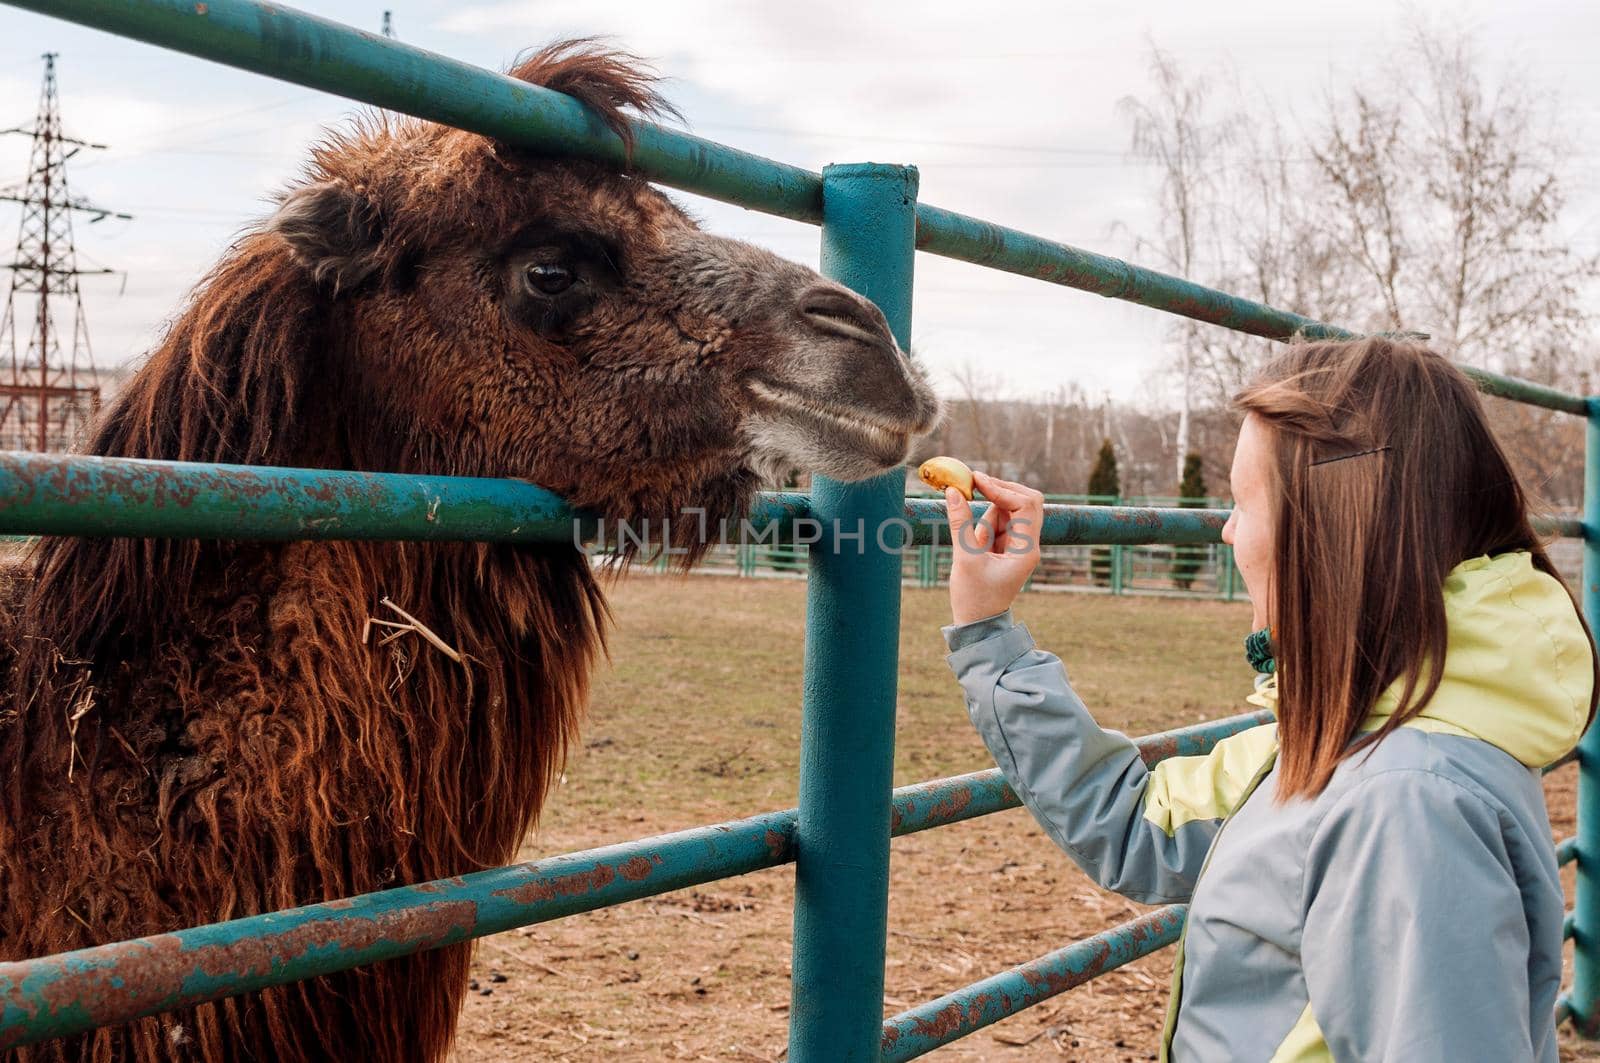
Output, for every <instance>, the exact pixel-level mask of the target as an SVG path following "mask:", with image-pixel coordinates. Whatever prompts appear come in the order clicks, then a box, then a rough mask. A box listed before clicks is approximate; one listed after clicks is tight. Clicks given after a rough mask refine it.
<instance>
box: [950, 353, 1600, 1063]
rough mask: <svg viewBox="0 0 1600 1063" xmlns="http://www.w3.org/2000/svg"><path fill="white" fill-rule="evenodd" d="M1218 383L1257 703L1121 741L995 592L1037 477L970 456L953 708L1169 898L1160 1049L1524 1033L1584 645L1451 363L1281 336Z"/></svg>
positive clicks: (1026, 538)
mask: <svg viewBox="0 0 1600 1063" xmlns="http://www.w3.org/2000/svg"><path fill="white" fill-rule="evenodd" d="M1234 401H1235V403H1236V404H1237V406H1238V408H1240V409H1241V410H1243V411H1244V412H1245V418H1244V424H1243V427H1242V428H1241V430H1240V433H1239V441H1238V445H1237V448H1236V450H1235V453H1234V460H1233V470H1232V473H1231V488H1232V492H1233V496H1234V503H1235V504H1234V509H1233V512H1232V514H1231V515H1230V516H1229V518H1228V522H1227V524H1226V525H1225V526H1224V527H1223V530H1222V538H1223V541H1224V542H1227V543H1229V544H1231V545H1232V546H1233V548H1234V558H1235V561H1236V563H1237V564H1238V566H1239V571H1240V574H1241V575H1242V576H1243V578H1244V582H1245V586H1246V589H1247V590H1248V592H1249V595H1250V601H1251V603H1252V605H1253V607H1254V610H1255V618H1254V623H1253V626H1254V627H1255V628H1256V629H1259V630H1258V631H1257V632H1256V634H1254V635H1252V637H1251V639H1249V640H1247V647H1249V648H1251V649H1252V650H1253V653H1252V654H1251V656H1252V658H1253V660H1252V663H1253V664H1255V665H1256V669H1257V671H1258V672H1259V673H1263V674H1262V675H1260V676H1258V679H1259V680H1262V681H1261V682H1258V687H1257V691H1256V693H1254V694H1252V695H1251V696H1250V697H1249V698H1248V699H1247V700H1250V701H1253V702H1255V703H1256V704H1259V705H1263V706H1265V707H1268V708H1272V709H1274V710H1275V712H1276V716H1277V722H1276V723H1271V724H1266V725H1263V726H1258V727H1255V728H1251V729H1250V730H1247V731H1244V732H1241V733H1240V734H1237V735H1234V736H1233V737H1231V738H1228V739H1225V740H1223V741H1222V742H1219V743H1218V744H1217V746H1216V747H1215V748H1214V749H1213V750H1212V751H1211V753H1210V754H1208V755H1206V756H1199V757H1177V758H1173V759H1169V760H1166V761H1163V762H1161V763H1160V764H1157V765H1156V766H1155V767H1154V768H1150V769H1148V770H1147V769H1146V767H1145V765H1144V762H1143V761H1142V760H1141V759H1140V757H1139V753H1138V750H1137V749H1136V748H1135V747H1134V745H1133V743H1132V742H1130V741H1129V740H1128V739H1127V738H1126V737H1124V736H1123V735H1121V734H1119V733H1116V732H1114V731H1104V730H1102V729H1100V728H1099V727H1098V726H1097V725H1096V724H1095V722H1094V720H1093V719H1092V718H1091V717H1090V715H1089V713H1088V711H1087V710H1086V709H1085V708H1084V706H1083V703H1082V702H1081V701H1080V700H1079V699H1078V697H1077V695H1076V694H1075V693H1073V690H1072V688H1071V686H1069V685H1068V680H1067V675H1066V671H1065V669H1064V668H1063V666H1062V664H1061V662H1060V660H1059V659H1058V658H1057V657H1055V656H1054V655H1053V654H1050V653H1047V652H1045V651H1043V650H1040V649H1038V648H1036V647H1035V646H1034V643H1033V639H1032V637H1031V636H1030V635H1029V633H1028V629H1027V628H1026V626H1024V625H1022V624H1019V623H1016V622H1015V621H1014V620H1013V617H1012V615H1011V608H1010V607H1011V603H1012V600H1013V599H1014V598H1015V596H1016V594H1017V592H1018V590H1019V589H1020V588H1021V586H1022V584H1023V582H1024V580H1026V579H1027V577H1028V574H1029V573H1030V572H1031V571H1032V570H1033V567H1034V566H1035V565H1036V564H1037V563H1038V560H1039V550H1038V545H1037V542H1036V535H1037V529H1038V528H1039V527H1040V521H1041V519H1042V514H1043V497H1042V496H1041V495H1040V494H1039V493H1038V492H1037V491H1034V490H1032V489H1030V488H1027V487H1024V486H1022V485H1021V484H1015V483H1009V482H1007V481H1004V480H997V479H994V478H993V477H990V476H985V475H982V474H977V475H976V476H975V479H976V481H977V486H978V487H979V489H980V490H981V491H982V492H983V494H984V496H985V497H987V498H988V499H990V501H991V502H992V503H993V505H992V506H991V507H990V508H989V510H988V512H986V513H985V514H984V517H983V519H982V520H981V521H980V522H978V523H977V524H975V525H974V524H973V523H972V521H971V513H970V509H969V507H968V506H967V504H966V503H965V502H964V501H963V500H962V498H961V496H960V494H959V493H958V492H955V491H953V490H951V491H948V492H947V493H946V497H947V502H948V504H949V512H950V520H951V527H952V531H953V532H954V533H957V534H958V535H960V537H961V539H962V542H961V544H960V545H958V547H957V549H956V550H955V560H954V567H953V570H952V572H951V577H950V602H951V611H952V614H953V617H954V621H955V622H954V623H953V624H952V625H950V626H949V627H946V628H944V629H943V631H944V636H945V640H946V643H947V645H948V646H949V649H950V655H949V658H948V660H949V662H950V666H951V668H952V669H953V670H954V671H955V674H956V676H957V678H958V679H959V680H960V682H961V686H962V688H963V690H964V692H965V695H966V701H967V708H968V711H969V713H970V715H971V717H972V721H973V724H974V725H975V726H976V727H977V729H978V731H979V733H980V734H981V735H982V736H983V739H984V742H985V743H986V744H987V745H988V747H989V749H990V751H991V752H992V753H993V755H994V758H995V761H996V762H997V763H998V764H999V765H1000V767H1001V769H1002V770H1003V771H1004V772H1005V775H1006V778H1007V779H1008V780H1009V782H1010V783H1011V785H1012V787H1013V788H1014V789H1015V790H1016V792H1017V794H1018V795H1019V796H1020V797H1021V798H1022V801H1023V803H1024V804H1026V805H1027V807H1028V809H1029V810H1030V811H1031V812H1032V813H1033V815H1034V817H1035V818H1036V819H1037V820H1038V821H1039V823H1040V824H1041V825H1042V826H1043V827H1044V829H1045V830H1046V831H1047V832H1048V833H1049V835H1050V836H1051V838H1053V839H1054V840H1055V841H1056V842H1057V844H1059V845H1060V846H1061V847H1062V848H1063V849H1065V850H1066V851H1067V853H1068V854H1069V855H1070V856H1071V857H1072V859H1073V860H1074V861H1075V862H1076V863H1077V864H1078V865H1079V866H1080V867H1082V868H1083V869H1084V870H1085V871H1086V872H1087V873H1088V874H1090V875H1091V876H1093V877H1094V878H1095V879H1096V880H1098V881H1099V882H1100V883H1101V884H1102V885H1103V886H1106V887H1107V888H1109V889H1113V890H1116V891H1117V892H1119V893H1122V894H1124V895H1125V896H1127V897H1130V898H1132V899H1134V900H1136V901H1140V902H1143V903H1147V904H1154V903H1161V902H1171V901H1187V902H1190V905H1191V906H1190V909H1189V914H1188V920H1187V924H1186V926H1185V928H1184V937H1183V940H1182V941H1181V942H1180V944H1179V947H1178V954H1177V961H1176V962H1177V970H1176V971H1175V972H1174V975H1173V989H1172V996H1171V1000H1170V1002H1169V1005H1168V1011H1167V1022H1166V1030H1165V1033H1164V1034H1163V1038H1162V1054H1161V1058H1162V1059H1163V1060H1166V1059H1169V1058H1170V1059H1174V1060H1178V1061H1180V1063H1210V1061H1218V1063H1222V1061H1227V1063H1236V1061H1237V1063H1242V1061H1255V1060H1259V1061H1268V1060H1270V1061H1274V1063H1281V1061H1284V1060H1297V1061H1298V1060H1326V1059H1330V1058H1331V1059H1336V1060H1348V1061H1358V1060H1359V1061H1363V1063H1365V1061H1372V1060H1394V1061H1401V1060H1404V1061H1406V1063H1416V1061H1419V1060H1450V1061H1457V1060H1469V1061H1475V1060H1484V1061H1495V1063H1500V1061H1511V1060H1541V1061H1554V1060H1555V1059H1556V1042H1555V1031H1554V1014H1553V1012H1554V1007H1555V1001H1556V996H1557V990H1558V985H1559V981H1560V977H1561V940H1562V939H1561V920H1562V915H1563V907H1564V904H1563V899H1562V892H1561V882H1560V878H1559V876H1558V874H1557V868H1556V861H1555V850H1554V847H1553V845H1552V843H1551V837H1550V824H1549V821H1548V818H1547V816H1546V813H1545V807H1544V797H1543V789H1542V787H1541V784H1540V770H1539V769H1540V768H1542V767H1544V766H1545V765H1547V764H1550V763H1552V762H1553V761H1556V760H1558V759H1560V758H1561V757H1562V756H1564V755H1565V754H1566V753H1567V752H1568V751H1569V750H1571V749H1572V747H1573V746H1574V745H1575V744H1576V743H1577V740H1578V738H1579V736H1580V735H1581V734H1582V733H1583V731H1584V729H1585V728H1586V727H1587V726H1588V723H1589V721H1590V720H1591V719H1592V718H1593V715H1594V705H1595V689H1596V665H1595V655H1594V647H1593V641H1592V639H1591V637H1590V634H1589V630H1588V627H1587V625H1586V624H1585V623H1584V622H1583V620H1582V618H1581V616H1580V615H1579V612H1578V609H1577V606H1576V604H1575V603H1574V601H1573V598H1572V595H1571V594H1570V592H1568V590H1567V589H1566V587H1565V586H1564V585H1563V584H1562V583H1561V582H1560V580H1559V579H1558V578H1556V575H1555V570H1554V568H1553V567H1552V565H1551V564H1550V561H1549V558H1548V557H1546V555H1545V552H1544V550H1543V548H1542V547H1541V545H1540V543H1539V540H1538V538H1537V537H1536V536H1535V534H1534V532H1533V529H1532V528H1531V526H1530V525H1529V521H1528V512H1527V504H1526V501H1525V499H1524V495H1523V492H1522V489H1521V488H1520V486H1519V485H1518V483H1517V479H1516V477H1515V475H1514V474H1513V472H1512V471H1511V468H1510V466H1509V465H1508V463H1507V461H1506V458H1505V455H1504V453H1503V452H1502V451H1501V450H1500V447H1499V446H1498V444H1497V443H1496V442H1495V440H1494V437H1493V436H1492V435H1491V434H1490V431H1489V429H1488V427H1487V425H1486V423H1485V420H1484V415H1483V409H1482V407H1481V405H1480V403H1479V400H1478V395H1477V392H1476V390H1475V389H1474V388H1473V386H1472V385H1471V383H1470V382H1469V381H1468V380H1467V378H1466V377H1465V376H1464V375H1463V374H1462V373H1461V372H1460V371H1459V370H1457V369H1456V368H1455V367H1453V366H1452V365H1450V363H1449V362H1447V361H1446V360H1445V359H1443V358H1441V357H1440V356H1438V355H1437V354H1434V353H1432V352H1431V351H1428V350H1426V349H1424V348H1422V347H1418V346H1414V345H1407V344H1400V343H1393V342H1390V341H1387V340H1382V339H1366V340H1359V341H1352V342H1349V343H1303V344H1295V345H1291V346H1290V347H1288V348H1287V349H1286V350H1285V351H1284V353H1282V354H1281V355H1280V356H1279V357H1277V358H1276V359H1275V360H1274V361H1273V362H1271V363H1270V364H1269V365H1267V366H1266V367H1265V368H1264V369H1263V370H1261V372H1260V373H1259V374H1258V375H1257V376H1256V377H1255V379H1254V380H1253V381H1252V382H1251V383H1250V384H1249V385H1248V386H1247V387H1245V388H1244V390H1243V391H1241V392H1240V393H1239V395H1238V396H1236V397H1235V400H1234ZM1030 529H1031V530H1030ZM1268 631H1270V638H1269V636H1268ZM1224 827H1225V828H1226V829H1225V830H1224Z"/></svg>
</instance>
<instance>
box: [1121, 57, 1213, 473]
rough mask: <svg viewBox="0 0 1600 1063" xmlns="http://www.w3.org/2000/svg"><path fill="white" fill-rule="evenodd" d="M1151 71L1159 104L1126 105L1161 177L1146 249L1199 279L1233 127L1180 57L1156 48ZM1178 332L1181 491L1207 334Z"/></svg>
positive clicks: (1138, 141) (1185, 327)
mask: <svg viewBox="0 0 1600 1063" xmlns="http://www.w3.org/2000/svg"><path fill="white" fill-rule="evenodd" d="M1149 67H1150V77H1151V80H1152V82H1153V83H1154V84H1153V87H1154V93H1153V96H1152V98H1151V99H1149V100H1140V99H1136V98H1134V97H1132V96H1129V97H1124V98H1123V99H1122V100H1121V101H1120V102H1119V103H1118V108H1119V110H1121V111H1122V112H1123V114H1124V115H1125V116H1127V118H1128V119H1129V121H1130V122H1131V123H1132V145H1131V146H1132V152H1133V154H1134V156H1135V157H1137V158H1141V159H1145V160H1148V161H1150V162H1153V163H1155V164H1156V166H1157V167H1159V170H1160V173H1161V206H1162V215H1161V216H1162V222H1161V237H1160V239H1159V240H1157V241H1154V242H1150V241H1139V244H1140V247H1141V250H1143V249H1149V250H1152V251H1153V252H1155V253H1156V254H1157V255H1158V256H1159V258H1160V259H1161V260H1162V263H1163V265H1164V267H1165V268H1166V269H1168V270H1170V271H1172V272H1174V273H1176V274H1177V275H1178V276H1180V277H1193V276H1194V275H1195V272H1196V269H1197V266H1198V261H1199V257H1200V244H1201V241H1202V240H1204V239H1208V234H1210V233H1212V232H1214V231H1215V228H1216V226H1215V222H1216V217H1215V214H1216V212H1215V204H1216V201H1217V200H1216V195H1215V189H1214V187H1213V186H1212V178H1211V175H1212V173H1213V171H1214V169H1215V164H1216V161H1217V158H1218V156H1219V155H1220V154H1221V151H1222V149H1223V147H1224V146H1225V136H1226V134H1225V130H1226V128H1227V126H1226V124H1225V123H1220V122H1217V121H1215V120H1214V118H1213V117H1212V115H1211V114H1210V113H1209V101H1208V94H1209V92H1210V86H1209V84H1208V83H1207V81H1206V79H1205V78H1202V77H1190V76H1187V75H1185V73H1184V72H1183V71H1182V70H1181V69H1180V68H1179V66H1178V63H1177V61H1176V60H1175V59H1174V58H1173V57H1172V55H1171V54H1169V53H1167V52H1164V51H1162V50H1161V49H1160V48H1157V47H1156V46H1155V44H1154V42H1150V43H1149ZM1176 332H1177V340H1178V358H1179V380H1180V388H1179V390H1180V396H1179V407H1178V431H1177V439H1176V445H1175V446H1174V448H1173V459H1174V462H1173V483H1174V484H1176V483H1177V482H1178V480H1179V479H1180V478H1181V477H1182V476H1183V458H1184V455H1185V454H1186V453H1187V452H1188V448H1189V416H1190V412H1191V408H1192V405H1193V395H1194V359H1195V352H1196V350H1197V348H1198V347H1199V346H1200V343H1199V336H1198V332H1199V329H1198V326H1197V325H1196V324H1195V323H1194V322H1193V321H1190V320H1188V319H1186V318H1185V319H1181V320H1180V322H1179V324H1178V325H1177V326H1176Z"/></svg>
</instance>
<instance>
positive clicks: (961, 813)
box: [892, 711, 1273, 838]
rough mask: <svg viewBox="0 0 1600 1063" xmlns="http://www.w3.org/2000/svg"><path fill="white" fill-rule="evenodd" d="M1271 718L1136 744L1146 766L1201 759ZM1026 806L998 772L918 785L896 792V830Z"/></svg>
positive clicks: (1199, 727)
mask: <svg viewBox="0 0 1600 1063" xmlns="http://www.w3.org/2000/svg"><path fill="white" fill-rule="evenodd" d="M1272 720H1273V715H1272V713H1270V712H1265V711H1263V712H1246V713H1241V714H1240V715H1238V716H1228V717H1224V718H1223V719H1220V720H1208V721H1207V722H1205V723H1200V724H1195V725H1194V726H1192V727H1180V728H1177V729H1176V730H1172V731H1163V732H1161V733H1159V734H1153V735H1147V736H1145V737H1143V738H1138V739H1135V740H1134V742H1135V744H1136V745H1137V746H1138V747H1139V754H1140V756H1142V757H1144V762H1145V763H1146V764H1155V763H1156V762H1157V761H1162V760H1166V759H1167V758H1168V757H1193V756H1201V755H1203V754H1204V753H1205V752H1206V751H1207V750H1209V749H1210V748H1211V747H1212V746H1214V745H1216V744H1217V743H1218V742H1220V741H1221V740H1222V739H1224V738H1227V737H1228V736H1229V735H1234V734H1238V733H1239V732H1240V731H1247V730H1249V729H1250V728H1252V727H1259V726H1260V725H1261V724H1264V723H1271V722H1272ZM1021 804H1022V802H1021V801H1019V800H1018V799H1017V795H1016V794H1015V793H1013V792H1012V790H1011V786H1010V785H1009V784H1008V783H1007V782H1006V779H1005V776H1004V775H1002V774H1001V773H1000V769H999V768H990V769H988V770H987V771H975V772H972V773H970V774H968V775H957V776H954V777H953V778H949V779H935V780H933V781H931V782H923V783H913V784H912V785H910V786H902V787H900V788H899V789H898V790H896V791H895V792H894V818H893V823H892V831H893V833H894V836H895V837H897V838H898V837H900V836H901V835H905V834H915V833H917V832H918V831H924V830H928V829H929V828H931V827H946V826H949V825H950V824H952V823H960V822H962V821H963V820H968V819H976V818H977V817H978V816H987V815H989V814H990V813H993V812H1001V811H1004V810H1005V809H1008V808H1020V807H1021Z"/></svg>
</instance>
